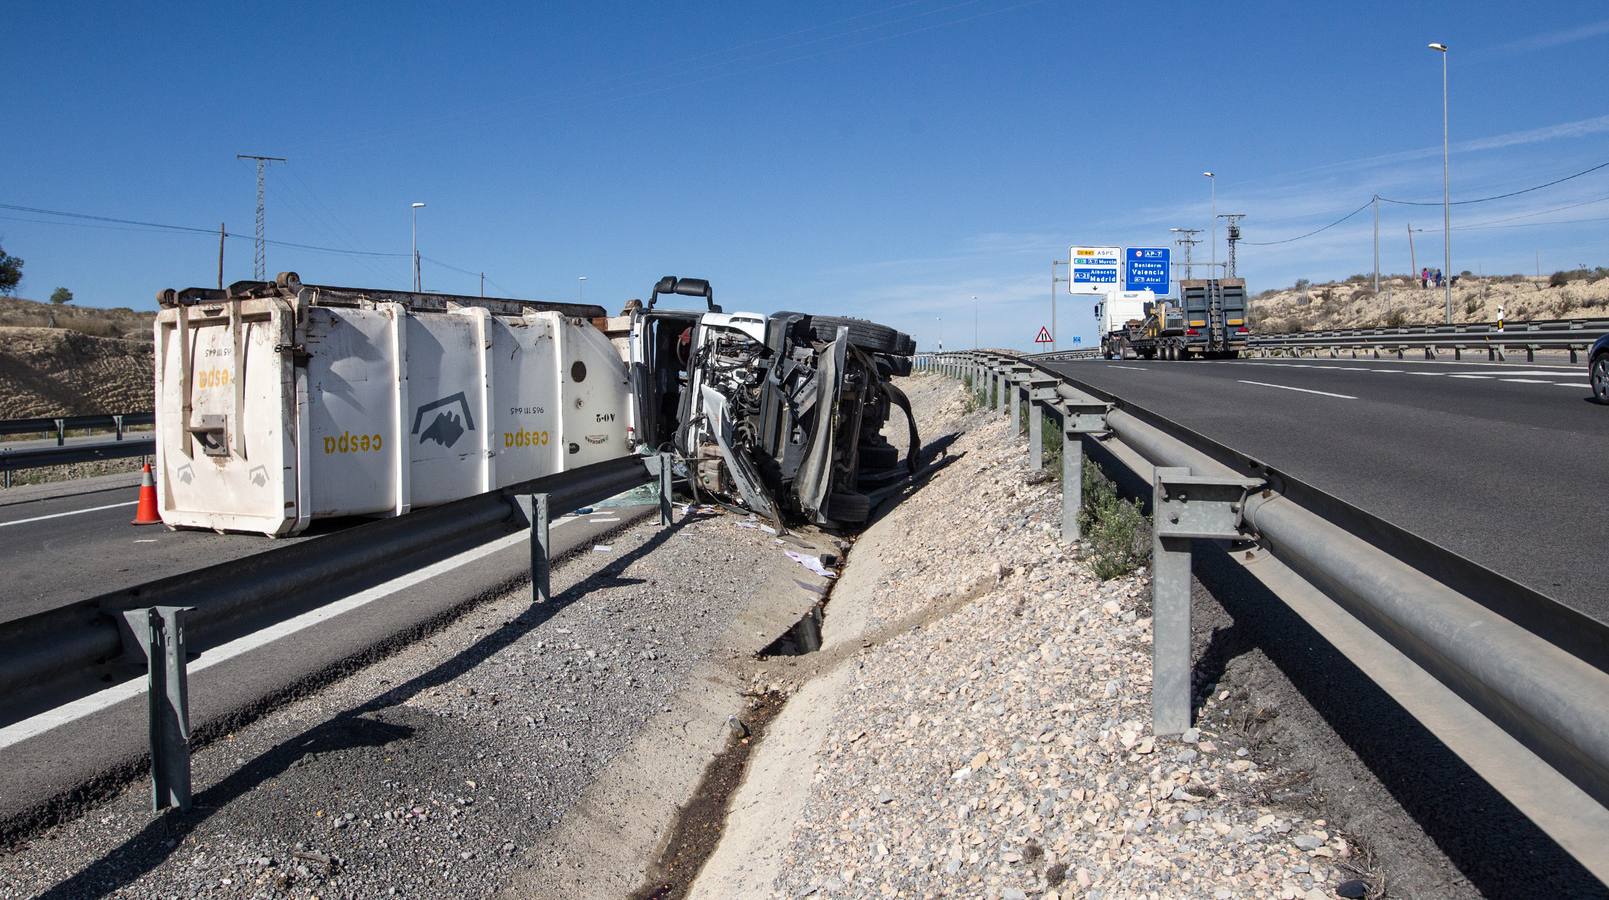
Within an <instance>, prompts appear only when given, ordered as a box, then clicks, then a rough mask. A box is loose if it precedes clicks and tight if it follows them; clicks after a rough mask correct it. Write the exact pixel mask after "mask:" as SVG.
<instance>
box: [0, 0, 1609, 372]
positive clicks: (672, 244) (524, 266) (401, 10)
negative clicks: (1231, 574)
mask: <svg viewBox="0 0 1609 900" xmlns="http://www.w3.org/2000/svg"><path fill="white" fill-rule="evenodd" d="M4 25H5V28H4V36H3V38H0V40H3V41H4V46H5V50H4V53H3V54H0V83H4V84H5V85H7V88H8V89H7V91H6V104H5V106H6V122H7V125H8V128H7V132H8V136H7V140H6V141H5V143H4V149H3V150H0V203H5V204H12V205H17V206H27V207H37V208H42V209H49V210H64V211H71V212H79V213H89V214H95V215H102V216H110V217H115V218H124V219H135V220H140V221H146V222H157V223H173V224H181V225H190V226H196V227H210V228H216V227H217V225H218V223H219V222H225V223H227V225H228V228H229V230H230V231H231V232H232V233H234V234H239V235H243V236H245V237H244V238H243V239H241V240H232V241H230V242H229V246H228V256H227V261H226V268H225V278H226V280H228V281H233V280H237V279H243V278H249V277H251V266H252V258H251V257H252V247H251V242H250V240H249V236H250V234H251V232H252V215H253V205H254V184H253V171H252V169H251V168H250V166H249V165H248V164H247V163H243V162H239V161H237V160H236V159H235V154H236V153H239V152H248V153H263V154H272V155H277V156H285V157H288V158H289V160H290V161H289V163H288V164H286V165H283V166H277V167H275V168H273V169H271V170H270V172H269V182H268V236H269V237H270V238H271V239H276V240H282V241H290V242H298V243H304V244H312V245H319V246H328V247H338V248H346V249H361V250H368V251H374V252H380V253H392V254H397V255H396V256H389V257H358V256H350V255H342V254H330V253H321V252H313V251H307V250H299V249H292V248H285V247H274V246H271V247H270V248H269V251H268V268H269V272H270V274H272V273H273V272H277V271H281V270H285V269H294V270H296V271H298V272H299V273H301V275H302V277H303V278H304V279H305V280H307V281H310V282H321V283H328V284H348V285H372V286H381V287H404V286H406V285H407V284H408V283H409V280H410V277H411V275H410V266H409V261H408V259H407V253H408V240H409V232H408V214H409V211H408V204H409V202H410V201H415V200H418V201H424V202H426V203H428V204H429V206H428V207H427V208H426V209H424V210H422V211H421V213H420V219H419V232H420V237H419V240H420V247H421V252H422V253H424V254H425V255H426V256H427V257H429V258H430V259H431V260H439V261H441V263H446V264H448V265H450V266H454V267H457V268H459V269H463V270H466V271H469V272H479V271H481V270H484V271H485V272H486V274H487V277H488V279H489V282H488V288H487V293H488V294H493V293H495V294H500V295H511V296H519V297H540V298H559V299H563V298H573V297H574V296H575V294H576V290H577V281H576V279H577V276H580V275H586V276H587V277H588V281H587V283H586V297H587V299H588V300H596V301H598V302H600V303H603V304H605V305H607V306H610V307H618V306H619V305H620V304H621V303H623V302H624V301H625V300H626V299H627V298H629V297H633V296H641V295H642V294H643V293H644V292H645V291H646V290H647V289H648V287H649V286H650V285H651V284H652V283H653V281H654V280H655V278H657V277H658V276H660V275H663V274H667V273H676V274H682V275H694V276H702V277H707V278H709V279H711V280H712V281H713V282H714V284H715V288H716V295H717V297H718V298H719V299H720V300H721V301H723V302H724V303H725V304H726V305H727V307H728V308H729V309H731V308H749V309H757V310H762V311H768V310H775V309H783V308H790V309H801V310H809V311H818V312H834V313H846V314H854V315H862V316H867V317H871V318H875V319H879V320H881V321H884V322H887V323H889V324H893V325H896V326H898V327H900V328H903V329H905V330H908V331H911V332H912V333H914V334H916V336H917V338H918V340H919V341H920V342H921V343H922V344H924V345H927V346H931V345H932V344H933V343H934V342H935V341H937V340H938V339H939V338H940V336H941V335H942V337H943V338H944V340H945V342H946V344H947V345H948V346H951V347H955V346H963V345H965V346H969V345H970V344H971V341H972V318H973V316H972V312H973V308H972V307H973V304H972V300H971V298H972V296H973V295H977V296H978V297H980V298H981V299H980V301H979V304H978V305H979V308H980V310H981V315H980V328H979V330H980V332H981V333H980V336H979V337H980V340H981V342H982V343H983V344H985V345H996V346H1003V345H1012V346H1027V345H1028V342H1029V341H1031V339H1032V336H1033V333H1034V331H1036V330H1037V328H1038V327H1039V325H1040V324H1042V323H1043V322H1045V321H1047V320H1048V318H1049V316H1048V312H1049V310H1048V306H1049V284H1048V278H1049V265H1050V261H1051V259H1052V258H1057V257H1059V258H1065V257H1066V253H1067V248H1068V245H1069V244H1072V243H1091V244H1105V243H1110V244H1116V245H1134V246H1138V245H1147V244H1150V245H1160V244H1165V243H1166V241H1167V240H1168V237H1169V235H1168V231H1167V229H1168V228H1169V227H1170V226H1191V227H1201V228H1205V227H1206V226H1207V224H1208V220H1209V218H1210V217H1209V214H1208V190H1207V188H1208V185H1207V182H1206V179H1204V178H1202V177H1201V175H1200V173H1201V171H1202V170H1204V169H1212V170H1215V171H1216V172H1217V173H1218V209H1219V211H1221V212H1243V213H1246V214H1247V218H1246V220H1245V223H1244V228H1245V237H1246V240H1247V241H1253V240H1278V239H1282V238H1286V237H1291V236H1294V235H1298V234H1301V233H1303V232H1306V231H1310V230H1312V229H1315V228H1318V227H1319V226H1321V225H1324V224H1325V223H1327V222H1330V221H1333V220H1334V219H1335V218H1337V217H1339V216H1340V215H1341V214H1343V213H1346V212H1348V211H1350V210H1353V209H1355V208H1356V207H1358V206H1359V205H1360V204H1363V203H1366V202H1367V201H1368V199H1369V197H1370V195H1371V194H1373V193H1375V192H1378V193H1380V194H1382V195H1385V196H1391V197H1397V198H1401V199H1408V200H1439V199H1440V195H1441V160H1440V142H1441V60H1440V58H1439V57H1438V55H1437V54H1435V53H1434V52H1432V51H1430V50H1428V49H1426V46H1425V44H1426V42H1428V41H1432V40H1441V41H1445V42H1446V43H1448V44H1450V45H1451V48H1452V56H1451V57H1450V62H1451V66H1452V69H1451V71H1452V134H1453V175H1452V190H1453V198H1454V200H1457V199H1459V198H1461V197H1464V198H1472V197H1480V196H1486V195H1490V194H1497V193H1503V192H1505V191H1508V190H1514V189H1518V188H1522V187H1527V186H1530V185H1534V184H1539V183H1541V182H1544V181H1548V180H1551V179H1552V178H1555V177H1559V176H1563V175H1567V174H1570V173H1572V172H1577V171H1580V170H1581V169H1585V168H1587V167H1589V166H1592V165H1595V164H1597V163H1600V162H1606V161H1609V96H1605V94H1604V91H1603V86H1604V85H1605V84H1609V7H1605V6H1604V5H1603V4H1602V3H1601V2H1597V3H1585V2H1583V3H1531V4H1526V5H1524V6H1523V7H1518V6H1515V5H1513V4H1506V3H1504V4H1499V3H1469V2H1463V3H1402V2H1390V3H1348V4H1305V3H1291V2H1281V3H1261V4H1258V3H1250V4H1226V3H1213V4H1172V3H1123V4H1117V3H1108V4H1093V3H1072V2H1059V0H1039V2H1021V0H910V2H889V3H881V4H863V3H848V2H817V3H808V4H764V3H759V4H751V3H720V4H718V3H670V4H665V3H656V4H648V3H642V4H633V3H606V2H597V3H586V4H571V5H568V6H566V5H560V4H529V3H506V4H468V3H466V4H448V3H429V4H424V3H418V4H405V3H384V4H381V3H363V2H351V3H344V4H320V3H306V4H297V3H259V4H249V5H248V4H217V3H205V4H202V3H175V4H170V5H163V6H161V7H144V6H141V5H138V4H129V3H123V2H119V3H105V4H54V3H45V2H21V3H16V4H11V5H9V6H8V7H7V10H6V12H5V13H4ZM1575 204H1581V205H1575ZM1560 207H1570V208H1568V209H1559V208H1560ZM1514 217H1521V218H1514ZM1606 219H1609V169H1605V170H1602V171H1599V172H1595V173H1593V174H1590V175H1586V176H1583V177H1581V178H1577V179H1575V180H1573V181H1570V182H1567V183H1565V184H1561V185H1558V186H1556V187H1552V188H1548V189H1546V190H1543V191H1537V192H1534V193H1530V194H1526V195H1524V196H1521V197H1515V198H1511V199H1508V200H1501V201H1495V202H1491V203H1482V204H1475V205H1470V206H1464V207H1458V208H1455V209H1454V225H1455V228H1457V227H1458V226H1460V225H1482V226H1484V227H1479V228H1468V229H1467V230H1462V231H1459V230H1455V231H1454V234H1453V249H1454V256H1453V268H1454V269H1464V268H1468V269H1475V270H1480V271H1484V272H1488V273H1490V272H1498V271H1500V272H1514V271H1524V272H1530V271H1532V270H1533V269H1534V268H1535V265H1536V262H1535V254H1536V252H1537V251H1540V253H1541V267H1542V269H1543V270H1544V271H1548V270H1552V269H1558V268H1566V267H1573V266H1576V265H1578V264H1582V263H1585V264H1588V265H1595V264H1600V263H1609V253H1605V252H1604V250H1605V247H1606V237H1609V221H1606ZM1440 220H1441V210H1440V209H1439V207H1392V206H1387V207H1385V208H1384V213H1383V221H1382V230H1383V234H1384V239H1383V241H1382V256H1383V260H1382V264H1383V266H1384V268H1386V269H1388V270H1390V271H1398V272H1401V271H1406V270H1407V269H1408V267H1409V261H1408V247H1407V239H1406V227H1407V224H1408V222H1409V221H1411V222H1412V224H1413V225H1414V227H1416V228H1417V227H1426V228H1429V229H1431V230H1429V231H1427V232H1425V233H1423V234H1419V235H1417V236H1416V243H1417V247H1418V250H1419V260H1420V263H1421V264H1422V265H1423V264H1434V263H1438V262H1439V260H1440V258H1441V249H1442V248H1441V233H1440V226H1441V221H1440ZM1493 220H1504V221H1499V222H1496V223H1495V224H1488V223H1493ZM64 221H66V220H62V219H59V218H56V217H53V216H48V215H42V214H37V213H25V212H19V211H16V210H7V209H0V245H3V246H4V247H5V249H6V250H7V251H8V252H10V253H13V254H15V255H17V256H21V257H23V258H24V259H25V260H26V261H27V268H26V270H25V280H24V283H23V285H22V289H21V291H20V293H21V294H22V295H23V296H30V297H37V298H42V297H44V296H45V295H47V294H49V292H50V291H51V289H52V288H54V287H56V286H58V285H65V286H67V287H70V288H71V289H72V290H73V291H74V292H75V293H76V294H77V295H78V297H79V302H81V303H84V304H91V305H101V306H132V307H136V308H146V309H148V308H152V307H153V301H152V297H153V295H154V293H155V292H156V291H157V290H158V289H160V288H164V287H186V286H190V285H207V284H211V283H212V282H213V281H214V279H215V277H216V275H215V266H216V253H217V246H216V240H215V239H213V238H208V237H206V236H203V235H194V234H182V233H161V232H153V231H150V230H139V229H127V228H123V227H121V226H118V227H84V225H85V224H86V223H85V222H84V221H83V220H76V223H75V224H70V225H69V224H63V223H64ZM1558 221H1563V222H1567V223H1568V224H1563V225H1538V223H1548V222H1558ZM102 224H104V223H102ZM1222 240H1223V235H1222V233H1221V231H1220V234H1219V241H1220V244H1219V250H1218V252H1219V254H1220V255H1221V254H1222V253H1223V252H1224V251H1223V247H1222V243H1221V242H1222ZM1198 252H1199V253H1201V254H1202V255H1203V256H1205V255H1206V252H1207V246H1206V245H1205V244H1203V245H1201V246H1200V247H1199V248H1198ZM1371 265H1372V250H1371V220H1370V217H1369V215H1368V213H1367V211H1365V212H1364V213H1363V214H1360V215H1358V216H1356V217H1354V218H1353V219H1351V220H1349V221H1348V222H1346V223H1344V224H1342V225H1340V226H1337V227H1335V228H1333V229H1330V230H1328V231H1325V232H1323V233H1321V234H1319V235H1317V236H1315V237H1312V238H1309V239H1307V240H1302V241H1296V242H1294V243H1289V244H1282V245H1278V246H1272V247H1251V246H1246V247H1243V248H1242V257H1241V274H1243V275H1244V276H1245V277H1246V278H1247V279H1248V281H1249V283H1250V287H1251V289H1252V290H1254V291H1255V290H1261V289H1264V288H1269V287H1278V286H1282V285H1288V284H1290V283H1291V282H1292V281H1293V280H1295V279H1296V278H1298V277H1309V278H1313V279H1324V278H1329V277H1344V276H1346V275H1349V274H1352V273H1355V272H1363V271H1367V270H1369V269H1370V267H1371ZM424 275H425V286H426V287H427V288H429V289H436V290H447V291H460V292H468V293H474V292H475V291H476V290H477V289H478V283H477V279H476V277H475V276H473V275H467V274H462V273H460V272H457V271H453V270H452V269H449V268H445V267H443V266H442V265H440V264H438V263H435V262H430V261H427V262H426V263H425V273H424ZM940 317H942V319H943V321H942V324H941V323H940ZM1061 323H1062V329H1063V335H1064V336H1067V335H1070V334H1071V333H1075V332H1072V331H1070V330H1069V329H1070V327H1072V326H1076V328H1077V331H1078V332H1082V333H1083V334H1084V335H1085V340H1086V341H1087V340H1088V336H1089V334H1090V332H1091V330H1092V329H1091V327H1090V317H1089V314H1088V302H1087V301H1076V300H1070V299H1069V298H1067V297H1066V296H1065V295H1063V296H1062V302H1061ZM1069 323H1071V326H1070V325H1069Z"/></svg>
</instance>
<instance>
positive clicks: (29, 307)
mask: <svg viewBox="0 0 1609 900" xmlns="http://www.w3.org/2000/svg"><path fill="white" fill-rule="evenodd" d="M52 317H54V322H55V325H54V327H56V328H61V329H64V330H68V331H76V332H78V333H79V334H88V335H93V336H94V337H106V338H123V339H125V340H135V341H149V340H151V320H152V319H153V318H155V313H149V312H135V311H134V310H132V309H129V308H127V307H117V308H115V309H102V308H100V307H95V306H74V305H73V304H71V303H67V304H63V305H61V306H54V305H52V304H49V303H41V302H39V301H37V300H24V299H22V298H20V297H0V327H9V328H50V327H53V326H52V325H51V322H52V320H53V319H52Z"/></svg>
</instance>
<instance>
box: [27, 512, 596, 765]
mask: <svg viewBox="0 0 1609 900" xmlns="http://www.w3.org/2000/svg"><path fill="white" fill-rule="evenodd" d="M573 521H575V519H573V518H570V517H565V518H562V519H558V520H555V521H554V522H553V523H552V524H550V525H549V526H548V529H549V530H550V531H551V530H552V529H554V528H559V527H561V526H563V525H564V524H566V523H567V522H573ZM530 536H531V535H530V532H529V531H516V532H514V533H513V534H510V535H506V536H504V537H500V538H498V539H497V540H495V541H492V542H491V543H488V544H482V545H480V546H479V547H474V548H472V549H469V550H465V551H464V552H462V553H459V554H458V555H456V556H449V557H448V558H446V559H444V560H441V561H440V562H437V563H433V564H431V565H428V566H425V567H424V568H423V569H419V570H417V571H414V572H409V573H408V574H406V575H399V576H398V577H396V578H393V579H391V580H390V581H386V582H383V583H381V584H377V585H375V586H374V587H371V588H369V589H368V590H364V591H359V592H358V593H356V594H352V595H351V596H348V597H343V598H341V599H340V600H337V601H335V602H334V603H328V604H325V605H324V606H321V607H319V608H318V609H312V610H308V611H307V612H305V613H302V614H301V615H299V616H296V617H295V618H291V619H286V620H285V621H283V622H280V623H279V624H277V625H271V626H269V627H268V628H264V629H262V630H261V631H254V632H252V633H251V634H248V635H244V636H242V637H238V638H235V639H234V640H232V641H229V642H228V643H226V644H220V645H219V646H217V647H213V648H212V649H210V650H206V651H203V652H202V653H201V655H199V656H197V657H196V658H195V659H194V660H192V661H191V662H190V666H189V674H190V675H191V677H194V676H195V673H197V672H199V671H201V670H203V669H207V668H211V667H212V666H216V665H218V664H219V663H222V662H226V661H228V660H230V659H233V658H234V657H236V656H239V655H240V654H242V653H246V652H247V651H250V650H255V649H256V648H258V647H261V646H263V645H264V644H268V643H271V642H273V641H277V640H279V639H280V638H283V637H287V636H289V635H292V634H295V633H297V632H299V631H306V630H307V629H309V628H312V627H314V626H316V625H319V624H321V623H323V622H327V621H329V620H330V619H333V618H335V617H336V616H338V615H341V614H342V613H346V612H350V611H352V610H354V609H358V608H360V607H363V606H366V605H368V604H370V603H373V602H375V601H376V600H383V599H385V598H386V597H389V596H391V595H392V594H395V593H397V592H399V591H405V590H407V589H408V588H411V587H413V586H414V585H417V584H419V583H421V582H423V581H426V580H428V579H431V578H435V577H436V576H437V575H444V574H446V573H448V572H451V571H452V570H454V569H456V568H458V567H460V566H464V565H467V564H469V563H472V562H474V561H475V560H478V559H482V558H484V557H487V556H490V555H492V554H493V553H497V552H499V551H501V550H506V549H508V548H509V547H514V546H518V545H519V544H521V543H523V542H525V541H528V540H529V539H530ZM146 684H147V677H146V676H144V675H141V676H140V677H138V678H133V679H130V680H128V681H125V682H123V683H122V684H118V685H115V686H113V687H109V688H107V689H106V690H104V691H98V692H96V693H93V694H90V695H89V696H88V697H80V698H79V699H77V700H74V701H72V702H71V703H67V704H65V705H63V706H58V707H56V708H55V709H51V710H46V711H45V712H42V713H40V714H39V715H37V716H34V717H32V718H29V719H23V720H22V721H20V722H14V723H12V724H10V725H7V726H6V727H4V728H0V750H3V749H5V748H7V747H11V746H14V745H16V744H19V743H21V742H23V741H26V740H28V739H29V738H32V737H36V736H38V735H41V734H44V733H45V732H47V731H49V730H51V729H52V728H57V727H59V726H62V725H65V724H67V723H69V722H73V721H76V720H78V719H81V718H83V717H84V716H88V715H92V714H94V713H96V712H99V711H101V710H103V709H106V708H107V707H109V706H113V705H115V704H117V703H121V702H123V701H124V700H128V699H131V698H134V697H138V696H140V695H141V694H143V693H145V690H146Z"/></svg>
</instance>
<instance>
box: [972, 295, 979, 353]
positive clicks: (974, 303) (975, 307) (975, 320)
mask: <svg viewBox="0 0 1609 900" xmlns="http://www.w3.org/2000/svg"><path fill="white" fill-rule="evenodd" d="M972 349H974V350H976V349H978V295H977V294H973V295H972Z"/></svg>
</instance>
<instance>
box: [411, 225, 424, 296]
mask: <svg viewBox="0 0 1609 900" xmlns="http://www.w3.org/2000/svg"><path fill="white" fill-rule="evenodd" d="M412 206H413V292H414V293H416V294H417V293H419V292H420V291H422V290H424V282H423V281H421V280H420V278H419V210H421V209H424V208H425V205H424V204H423V203H414V204H412Z"/></svg>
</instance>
